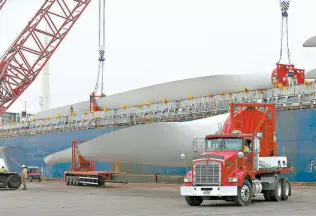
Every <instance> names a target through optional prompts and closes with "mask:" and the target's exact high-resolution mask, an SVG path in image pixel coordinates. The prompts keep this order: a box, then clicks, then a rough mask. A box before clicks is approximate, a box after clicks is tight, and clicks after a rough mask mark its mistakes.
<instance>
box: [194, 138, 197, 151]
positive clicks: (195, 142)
mask: <svg viewBox="0 0 316 216" xmlns="http://www.w3.org/2000/svg"><path fill="white" fill-rule="evenodd" d="M193 152H194V153H197V138H195V139H193Z"/></svg>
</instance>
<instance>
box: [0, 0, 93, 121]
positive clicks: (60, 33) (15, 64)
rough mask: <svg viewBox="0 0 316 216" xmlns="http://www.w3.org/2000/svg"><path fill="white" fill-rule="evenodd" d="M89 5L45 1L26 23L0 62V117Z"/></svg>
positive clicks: (86, 1) (67, 0) (65, 0)
mask: <svg viewBox="0 0 316 216" xmlns="http://www.w3.org/2000/svg"><path fill="white" fill-rule="evenodd" d="M0 1H1V0H0ZM90 2H91V0H46V1H45V2H44V4H43V5H42V7H41V8H40V9H39V11H38V12H37V13H36V14H35V16H34V17H33V18H32V20H31V21H30V22H28V24H27V26H26V27H25V28H24V30H23V31H22V32H21V34H20V35H19V36H18V37H17V39H16V40H15V41H14V43H13V44H12V45H11V47H10V48H9V49H8V50H7V51H6V52H5V54H4V55H3V56H2V57H1V59H0V116H1V115H2V114H3V113H4V112H5V111H6V110H7V109H8V108H9V107H10V106H11V105H12V104H13V103H14V101H15V100H16V99H17V98H18V97H19V96H20V95H21V94H22V93H23V92H24V91H25V89H27V87H28V86H29V85H30V84H31V83H32V82H33V81H34V80H35V78H36V77H37V75H38V74H39V73H40V71H41V70H42V68H43V67H44V66H45V64H46V62H47V61H48V60H49V58H50V57H51V56H52V54H53V53H54V52H55V50H56V49H57V47H58V46H59V45H60V43H61V42H62V41H63V39H64V38H65V36H66V35H67V33H68V32H69V31H70V29H71V28H72V26H73V25H74V24H75V23H76V21H77V20H78V18H79V17H80V15H81V14H82V13H83V11H84V10H85V9H86V7H87V6H88V5H89V3H90ZM45 41H47V42H45Z"/></svg>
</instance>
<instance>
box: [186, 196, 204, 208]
mask: <svg viewBox="0 0 316 216" xmlns="http://www.w3.org/2000/svg"><path fill="white" fill-rule="evenodd" d="M185 201H187V203H188V204H189V205H190V206H199V205H201V204H202V202H203V199H202V197H198V196H186V197H185Z"/></svg>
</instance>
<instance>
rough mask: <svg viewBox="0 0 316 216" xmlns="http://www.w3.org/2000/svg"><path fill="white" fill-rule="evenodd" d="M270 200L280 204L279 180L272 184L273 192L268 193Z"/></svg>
mask: <svg viewBox="0 0 316 216" xmlns="http://www.w3.org/2000/svg"><path fill="white" fill-rule="evenodd" d="M270 193H271V199H272V200H273V201H276V202H280V201H281V200H282V181H281V179H278V180H276V182H275V184H274V190H273V191H271V192H270Z"/></svg>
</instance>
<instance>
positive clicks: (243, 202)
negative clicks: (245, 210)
mask: <svg viewBox="0 0 316 216" xmlns="http://www.w3.org/2000/svg"><path fill="white" fill-rule="evenodd" d="M251 199H252V188H251V184H250V182H249V181H248V180H244V184H243V185H242V186H239V187H238V188H237V197H236V198H235V203H236V204H238V205H240V206H247V205H249V204H250V203H251Z"/></svg>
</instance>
